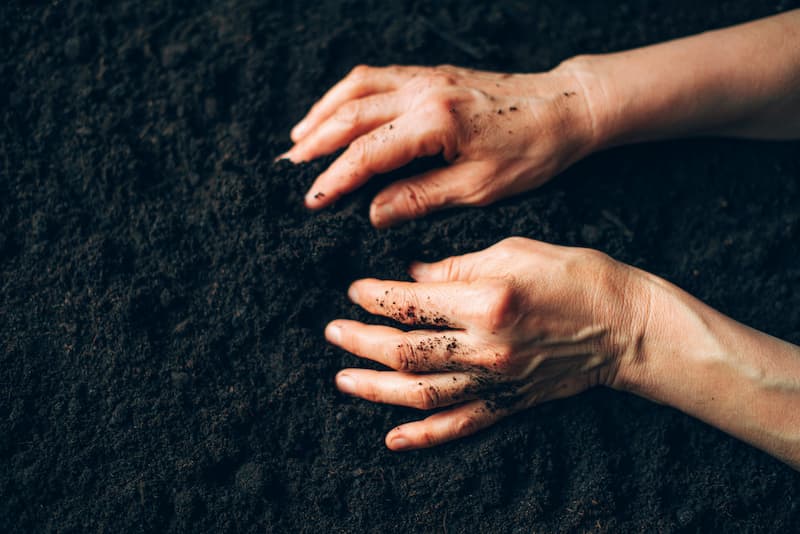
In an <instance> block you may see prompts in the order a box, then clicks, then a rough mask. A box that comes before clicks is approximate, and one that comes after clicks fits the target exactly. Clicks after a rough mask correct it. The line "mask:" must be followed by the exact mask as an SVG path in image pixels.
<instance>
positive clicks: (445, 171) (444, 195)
mask: <svg viewBox="0 0 800 534" xmlns="http://www.w3.org/2000/svg"><path fill="white" fill-rule="evenodd" d="M477 171H479V169H478V168H477V165H475V164H474V163H462V164H456V165H451V166H448V167H443V168H441V169H434V170H432V171H428V172H426V173H424V174H421V175H419V176H414V177H412V178H407V179H405V180H399V181H397V182H394V183H393V184H391V185H389V186H388V187H387V188H386V189H384V190H383V191H381V192H380V193H378V195H377V196H376V197H375V200H373V201H372V205H371V206H370V210H369V218H370V221H372V224H373V226H375V227H376V228H386V227H388V226H392V225H395V224H397V223H399V222H402V221H407V220H409V219H416V218H418V217H422V216H423V215H427V214H429V213H431V212H433V211H436V210H439V209H442V208H446V207H450V206H454V205H457V204H462V203H463V202H462V201H461V200H462V197H463V196H464V194H465V192H469V191H468V188H467V187H465V185H466V184H468V183H474V181H475V180H473V179H472V178H473V175H475V174H477ZM465 190H467V191H465Z"/></svg>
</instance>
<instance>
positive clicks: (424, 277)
mask: <svg viewBox="0 0 800 534" xmlns="http://www.w3.org/2000/svg"><path fill="white" fill-rule="evenodd" d="M484 252H485V251H480V252H470V253H468V254H462V255H461V256H450V257H449V258H445V259H443V260H439V261H436V262H433V263H425V262H421V261H415V262H413V263H412V264H411V265H409V267H408V274H409V275H411V277H412V278H413V279H414V280H416V281H417V282H455V281H462V282H470V281H472V280H477V279H478V278H480V277H481V276H482V273H481V272H480V270H479V268H478V267H479V266H480V263H481V262H482V261H486V254H485V253H484Z"/></svg>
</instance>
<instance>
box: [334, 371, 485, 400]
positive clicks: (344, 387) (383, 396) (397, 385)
mask: <svg viewBox="0 0 800 534" xmlns="http://www.w3.org/2000/svg"><path fill="white" fill-rule="evenodd" d="M472 384H473V381H472V379H471V378H470V376H469V375H466V374H465V373H437V374H429V375H414V374H409V373H398V372H396V371H372V370H370V369H344V370H343V371H340V372H339V374H337V375H336V386H337V387H338V388H339V391H341V392H342V393H347V394H348V395H353V396H356V397H360V398H362V399H366V400H368V401H371V402H382V403H384V404H394V405H397V406H408V407H409V408H417V409H420V410H433V409H434V408H439V407H442V406H450V405H452V404H456V403H459V402H463V401H465V400H472V399H474V398H476V395H477V392H476V391H475V388H474V387H470V386H471V385H472Z"/></svg>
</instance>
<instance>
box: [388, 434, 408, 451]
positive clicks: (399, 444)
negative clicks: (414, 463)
mask: <svg viewBox="0 0 800 534" xmlns="http://www.w3.org/2000/svg"><path fill="white" fill-rule="evenodd" d="M391 443H392V448H393V449H395V450H403V449H407V448H409V447H410V446H411V442H410V441H408V439H406V438H404V437H403V436H397V437H396V438H394V439H393V440H392V441H391Z"/></svg>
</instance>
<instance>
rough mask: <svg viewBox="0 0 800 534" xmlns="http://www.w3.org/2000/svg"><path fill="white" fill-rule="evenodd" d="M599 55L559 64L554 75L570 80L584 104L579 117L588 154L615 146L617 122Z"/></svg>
mask: <svg viewBox="0 0 800 534" xmlns="http://www.w3.org/2000/svg"><path fill="white" fill-rule="evenodd" d="M601 63H602V61H601V58H600V57H599V56H591V55H579V56H574V57H572V58H569V59H567V60H565V61H563V62H562V63H561V64H559V65H558V66H557V67H556V68H555V69H553V71H552V72H553V73H558V74H561V75H564V76H566V77H568V79H570V80H571V82H572V85H573V86H574V87H575V88H576V89H575V91H576V92H577V93H579V94H580V96H581V99H582V101H583V108H584V112H583V113H582V114H581V115H580V117H581V118H580V120H581V121H582V122H583V124H584V126H583V130H584V131H586V138H587V139H588V149H589V150H588V152H587V153H591V152H595V151H597V150H603V149H604V148H607V147H609V146H611V145H613V144H614V143H613V139H614V138H615V134H614V120H613V116H612V110H613V109H614V105H613V96H612V92H611V86H610V84H609V83H607V81H606V80H605V79H604V76H603V69H602V65H601Z"/></svg>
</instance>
